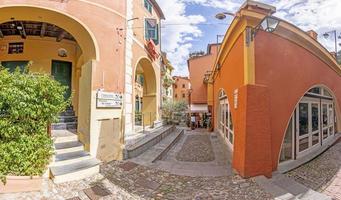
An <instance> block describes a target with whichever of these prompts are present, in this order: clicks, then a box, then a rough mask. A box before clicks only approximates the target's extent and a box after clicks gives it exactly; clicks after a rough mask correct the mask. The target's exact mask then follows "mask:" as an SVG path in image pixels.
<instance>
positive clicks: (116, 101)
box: [96, 91, 123, 108]
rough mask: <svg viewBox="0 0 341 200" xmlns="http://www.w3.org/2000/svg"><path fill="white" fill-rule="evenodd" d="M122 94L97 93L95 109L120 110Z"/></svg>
mask: <svg viewBox="0 0 341 200" xmlns="http://www.w3.org/2000/svg"><path fill="white" fill-rule="evenodd" d="M122 98H123V97H122V94H119V93H114V92H103V91H98V92H97V98H96V105H97V108H121V107H122Z"/></svg>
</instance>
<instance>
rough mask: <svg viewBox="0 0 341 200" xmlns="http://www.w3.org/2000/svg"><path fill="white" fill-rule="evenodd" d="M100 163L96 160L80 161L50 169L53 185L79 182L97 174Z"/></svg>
mask: <svg viewBox="0 0 341 200" xmlns="http://www.w3.org/2000/svg"><path fill="white" fill-rule="evenodd" d="M99 164H100V161H99V160H97V159H96V158H90V159H87V160H82V161H79V162H76V163H72V164H69V165H62V166H54V167H50V170H51V176H52V179H53V182H54V183H64V182H68V181H74V180H80V179H84V178H86V177H89V176H92V175H94V174H97V173H99Z"/></svg>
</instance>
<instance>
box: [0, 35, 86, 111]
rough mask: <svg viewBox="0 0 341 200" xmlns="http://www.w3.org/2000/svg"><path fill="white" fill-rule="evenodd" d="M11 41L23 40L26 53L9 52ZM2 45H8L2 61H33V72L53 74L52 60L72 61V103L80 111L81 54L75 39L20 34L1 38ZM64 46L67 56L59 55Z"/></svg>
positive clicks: (0, 55)
mask: <svg viewBox="0 0 341 200" xmlns="http://www.w3.org/2000/svg"><path fill="white" fill-rule="evenodd" d="M11 42H23V43H24V53H22V54H8V44H9V43H11ZM0 46H2V47H6V48H4V49H2V50H0V61H32V62H33V65H32V66H31V68H30V71H31V72H39V73H44V74H49V75H51V66H52V60H56V61H67V62H71V63H72V85H71V87H72V88H71V89H72V91H73V99H72V105H74V107H75V109H76V112H77V111H78V103H77V102H78V78H79V74H77V70H78V69H79V68H77V66H78V57H79V55H80V54H81V50H80V47H79V46H78V44H77V43H76V42H74V41H70V40H62V41H61V42H56V39H55V38H48V37H45V38H40V37H36V36H28V37H27V39H22V38H21V37H20V36H8V37H4V38H3V39H1V40H0ZM60 48H64V49H66V50H67V52H68V56H67V57H63V58H62V57H60V56H58V49H60Z"/></svg>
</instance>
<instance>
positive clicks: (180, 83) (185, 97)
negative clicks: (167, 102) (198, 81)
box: [173, 76, 191, 104]
mask: <svg viewBox="0 0 341 200" xmlns="http://www.w3.org/2000/svg"><path fill="white" fill-rule="evenodd" d="M173 80H174V83H173V101H184V102H186V103H187V104H188V103H189V92H190V89H191V83H190V80H189V78H188V77H182V76H173Z"/></svg>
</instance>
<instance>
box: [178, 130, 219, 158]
mask: <svg viewBox="0 0 341 200" xmlns="http://www.w3.org/2000/svg"><path fill="white" fill-rule="evenodd" d="M176 159H177V160H179V161H185V162H209V161H213V160H214V152H213V149H212V144H211V140H210V135H208V134H204V135H202V134H201V135H189V136H187V138H186V141H185V143H184V145H183V146H182V148H181V150H180V152H178V154H177V156H176Z"/></svg>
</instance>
